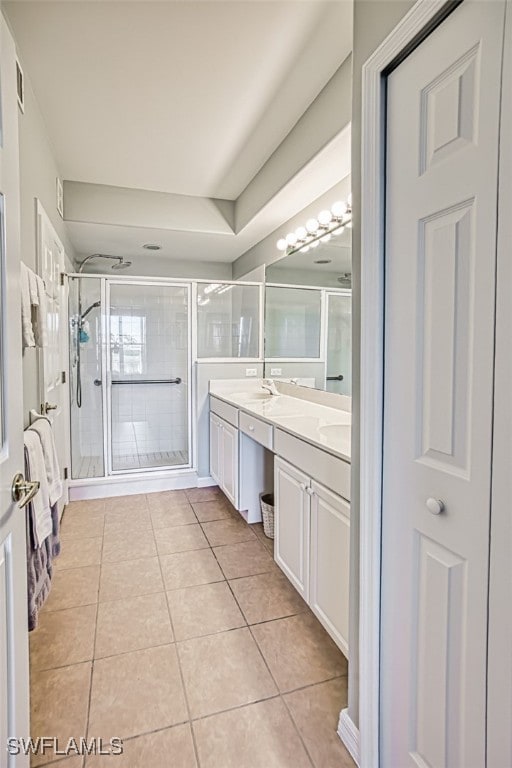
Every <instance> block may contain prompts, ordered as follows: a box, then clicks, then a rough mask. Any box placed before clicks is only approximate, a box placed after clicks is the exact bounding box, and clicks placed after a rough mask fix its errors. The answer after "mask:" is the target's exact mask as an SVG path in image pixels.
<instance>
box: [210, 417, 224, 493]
mask: <svg viewBox="0 0 512 768" xmlns="http://www.w3.org/2000/svg"><path fill="white" fill-rule="evenodd" d="M221 430H222V426H221V423H220V421H219V419H218V418H217V417H216V416H214V415H213V414H212V413H210V475H211V476H212V478H213V479H214V480H215V481H216V482H217V483H218V484H219V486H222V478H221V476H220V465H219V453H220V443H221Z"/></svg>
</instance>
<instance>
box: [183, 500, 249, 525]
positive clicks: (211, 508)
mask: <svg viewBox="0 0 512 768" xmlns="http://www.w3.org/2000/svg"><path fill="white" fill-rule="evenodd" d="M192 507H193V509H194V512H195V513H196V517H197V519H198V520H199V522H200V523H209V522H211V521H212V520H226V519H229V518H231V517H233V515H235V514H236V515H238V512H237V511H236V509H235V508H234V507H232V506H231V504H230V503H229V501H228V500H227V499H225V500H224V499H220V498H219V499H214V500H213V501H196V502H195V503H194V504H192Z"/></svg>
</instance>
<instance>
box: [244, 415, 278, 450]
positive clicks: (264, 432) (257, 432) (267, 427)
mask: <svg viewBox="0 0 512 768" xmlns="http://www.w3.org/2000/svg"><path fill="white" fill-rule="evenodd" d="M239 427H240V429H241V431H242V432H245V434H246V435H249V437H252V439H253V440H256V442H257V443H261V445H264V446H265V448H270V450H272V444H273V439H272V437H273V431H274V430H273V428H272V425H271V424H267V423H266V422H265V421H260V419H257V418H255V417H254V416H249V414H247V413H244V412H243V411H240V415H239Z"/></svg>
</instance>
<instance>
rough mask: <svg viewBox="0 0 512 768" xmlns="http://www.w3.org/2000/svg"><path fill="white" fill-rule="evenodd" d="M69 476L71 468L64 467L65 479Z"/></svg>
mask: <svg viewBox="0 0 512 768" xmlns="http://www.w3.org/2000/svg"><path fill="white" fill-rule="evenodd" d="M68 477H69V470H68V468H67V467H64V480H67V479H68Z"/></svg>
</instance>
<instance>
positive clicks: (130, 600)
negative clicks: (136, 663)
mask: <svg viewBox="0 0 512 768" xmlns="http://www.w3.org/2000/svg"><path fill="white" fill-rule="evenodd" d="M173 639H174V638H173V635H172V629H171V622H170V619H169V610H168V608H167V601H166V598H165V592H156V593H155V594H152V595H142V596H140V597H127V598H125V599H124V600H114V601H112V602H108V603H100V604H99V606H98V627H97V632H96V650H95V656H96V658H98V659H99V658H101V657H103V656H114V655H115V654H118V653H126V652H127V651H138V650H140V649H142V648H153V646H156V645H168V644H169V643H172V642H173Z"/></svg>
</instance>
